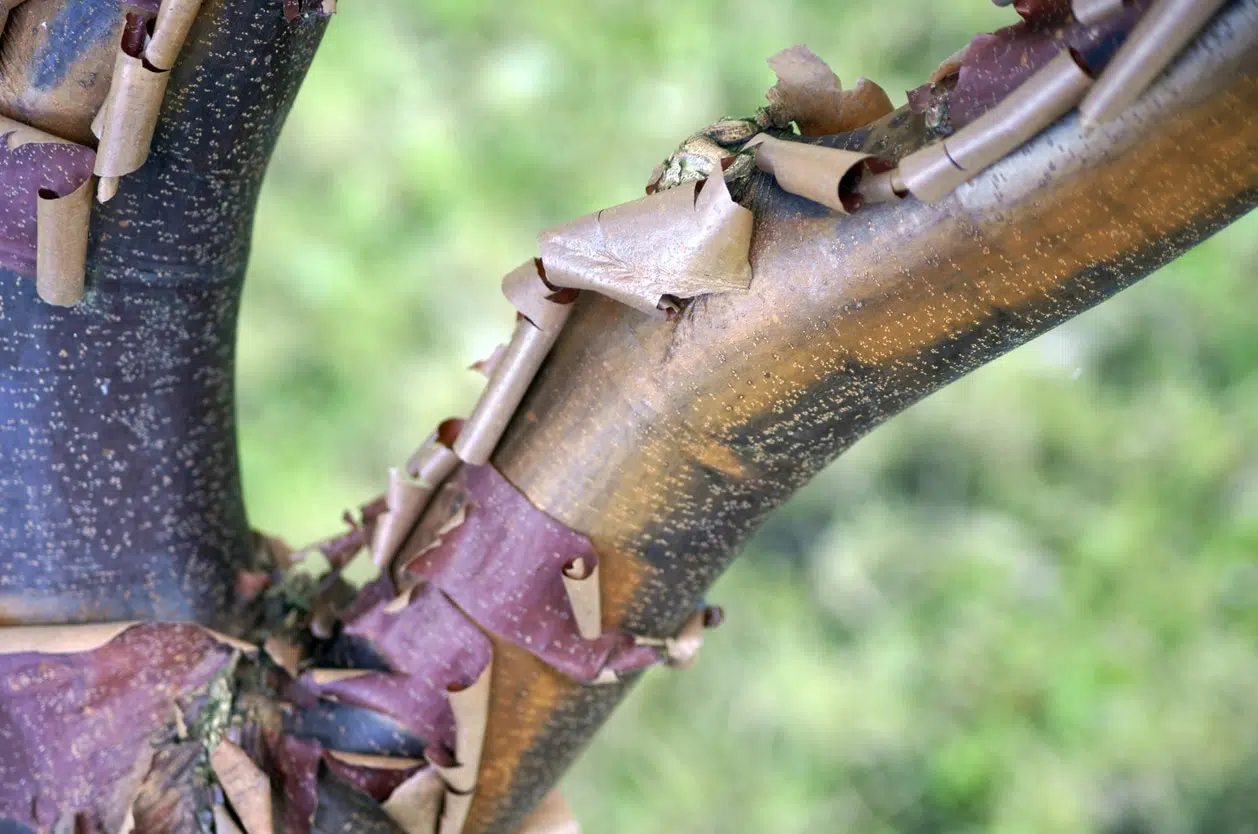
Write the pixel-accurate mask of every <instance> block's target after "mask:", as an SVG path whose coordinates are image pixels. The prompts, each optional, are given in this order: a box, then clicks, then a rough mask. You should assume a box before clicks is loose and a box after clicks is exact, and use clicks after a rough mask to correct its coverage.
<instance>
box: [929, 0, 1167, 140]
mask: <svg viewBox="0 0 1258 834" xmlns="http://www.w3.org/2000/svg"><path fill="white" fill-rule="evenodd" d="M1036 5H1037V8H1036V9H1035V10H1034V12H1035V13H1037V14H1039V15H1042V17H1032V18H1031V20H1032V22H1027V21H1023V22H1021V23H1016V24H1014V25H1013V26H1007V27H1005V28H1004V29H999V30H997V31H995V32H992V33H991V34H982V35H975V36H974V38H973V40H971V41H970V46H969V49H967V50H966V53H965V57H964V58H963V59H962V61H961V71H960V74H959V76H958V77H957V83H956V86H955V87H954V88H953V89H952V91H951V92H950V93H947V97H948V115H949V121H950V123H951V125H952V128H953V129H954V130H956V129H959V128H961V127H964V126H965V125H967V124H969V123H970V122H972V121H974V120H975V119H977V118H978V117H979V116H981V115H983V114H984V113H986V112H987V111H988V110H990V109H991V108H992V107H994V106H996V105H997V104H999V103H1000V101H1001V100H1002V99H1004V97H1005V96H1007V95H1009V93H1011V92H1012V91H1013V90H1014V89H1016V88H1017V87H1018V85H1020V84H1021V83H1022V82H1023V81H1026V79H1027V78H1029V77H1030V76H1031V74H1032V73H1034V72H1035V71H1036V70H1038V69H1040V68H1041V67H1043V66H1044V65H1045V64H1047V63H1048V62H1049V61H1051V60H1053V58H1055V57H1056V56H1057V54H1058V53H1059V52H1061V51H1062V50H1063V49H1074V50H1075V51H1076V52H1078V53H1079V54H1080V55H1081V56H1082V57H1083V59H1084V62H1085V64H1086V65H1087V66H1088V67H1089V68H1090V69H1091V70H1092V71H1093V72H1094V73H1099V72H1100V69H1101V67H1103V66H1104V64H1105V63H1106V62H1107V61H1108V60H1109V58H1110V55H1112V53H1113V51H1114V50H1115V49H1117V47H1118V45H1119V44H1121V43H1122V40H1123V38H1125V37H1126V35H1127V33H1128V32H1130V31H1131V29H1132V27H1133V26H1135V24H1136V21H1137V20H1139V19H1140V15H1141V14H1143V13H1144V10H1145V8H1147V7H1148V5H1149V3H1148V0H1136V2H1132V3H1129V4H1127V6H1126V8H1124V10H1123V12H1122V14H1120V15H1118V16H1116V17H1114V18H1112V19H1110V20H1108V21H1106V22H1105V23H1103V24H1101V25H1099V26H1084V25H1083V24H1081V23H1079V22H1077V21H1075V20H1074V19H1067V20H1061V19H1059V18H1058V17H1056V16H1055V15H1054V14H1052V13H1051V12H1052V11H1053V8H1054V6H1053V4H1036ZM1028 17H1030V14H1028ZM914 92H915V93H917V94H918V99H919V104H917V105H916V106H915V108H914V109H919V108H921V107H922V105H921V104H920V97H921V96H920V91H914Z"/></svg>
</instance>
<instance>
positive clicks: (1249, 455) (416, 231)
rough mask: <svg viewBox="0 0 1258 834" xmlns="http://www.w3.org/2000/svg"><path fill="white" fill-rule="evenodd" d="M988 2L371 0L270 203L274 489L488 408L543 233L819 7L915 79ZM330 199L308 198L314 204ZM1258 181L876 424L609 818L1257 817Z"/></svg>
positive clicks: (889, 66)
mask: <svg viewBox="0 0 1258 834" xmlns="http://www.w3.org/2000/svg"><path fill="white" fill-rule="evenodd" d="M1012 18H1013V13H1012V12H1011V11H1008V10H1001V9H997V8H995V7H992V6H991V5H990V4H989V3H987V2H985V1H984V0H967V2H956V3H949V4H943V3H933V2H929V0H878V1H877V2H874V0H859V2H857V0H853V1H852V2H849V3H845V4H841V3H834V2H822V0H777V2H772V3H768V2H763V0H727V1H724V2H718V0H686V2H661V0H643V1H642V2H629V0H514V2H507V1H506V0H495V2H478V1H477V0H424V2H419V0H374V2H370V3H368V2H357V1H356V0H346V2H344V3H343V4H342V10H341V12H340V13H339V14H338V15H337V17H336V19H335V20H333V22H332V25H331V28H330V30H329V32H328V35H327V39H326V41H325V44H324V47H323V49H322V52H321V54H320V55H319V57H318V59H317V61H316V63H315V67H314V69H313V70H312V72H311V74H310V77H309V80H308V81H307V82H306V86H305V88H304V89H303V91H302V93H301V95H300V97H299V99H298V102H297V105H296V108H295V110H294V112H293V115H292V117H291V119H290V121H289V124H288V127H287V129H286V131H285V134H284V137H283V140H282V142H281V147H280V149H279V151H278V152H277V154H276V158H275V163H274V165H273V167H272V169H271V172H270V174H269V179H268V182H267V185H266V188H265V192H264V196H263V199H262V203H261V206H260V211H259V217H258V225H257V231H256V234H255V251H254V259H253V265H252V272H251V276H250V280H249V283H248V288H247V291H246V298H245V306H244V312H243V324H242V335H241V340H240V360H239V363H240V368H239V372H240V377H239V379H240V382H239V386H240V402H241V434H242V437H241V440H242V445H243V456H244V462H245V483H246V489H247V494H248V500H249V504H250V508H251V512H252V515H253V519H254V523H255V524H256V525H258V526H261V527H264V528H266V529H270V530H275V531H280V532H282V533H284V534H285V535H286V536H287V537H289V538H290V539H291V540H294V541H304V540H308V539H311V538H314V537H316V536H321V535H325V534H327V533H330V532H332V531H334V530H336V529H337V528H338V526H339V525H338V524H337V522H336V519H337V517H338V516H339V514H340V511H341V510H342V509H343V508H345V507H348V506H353V505H355V504H357V503H358V502H360V501H361V500H362V499H364V498H365V497H367V496H369V495H371V494H374V493H376V492H378V491H379V490H380V489H381V488H382V486H383V483H384V472H385V468H386V467H387V466H388V465H389V464H391V463H393V462H395V461H398V460H401V459H403V456H404V455H405V454H407V453H408V452H409V451H410V450H411V448H412V447H413V446H414V445H415V444H416V443H417V442H419V441H420V440H422V438H423V437H424V436H425V435H426V434H427V433H428V431H429V430H430V428H431V427H432V426H433V425H435V423H436V422H437V421H438V420H440V419H442V418H444V417H446V416H449V415H452V414H460V413H464V412H466V411H467V409H468V407H469V406H470V404H471V403H472V401H473V399H474V397H475V396H476V393H477V391H478V389H479V387H480V381H479V379H478V378H477V377H476V376H475V375H474V374H472V373H470V372H468V371H466V370H465V368H466V366H467V365H468V363H469V362H470V361H471V360H472V359H476V358H479V357H481V356H483V355H486V354H487V353H488V351H489V350H490V349H491V348H492V347H493V346H494V345H495V344H497V343H498V342H499V341H502V340H504V339H505V338H506V336H507V335H508V333H509V327H510V321H511V314H510V311H509V308H508V306H507V305H506V302H505V301H503V300H502V299H501V298H500V297H499V295H498V289H497V288H498V282H499V280H500V278H501V275H502V274H503V273H504V272H505V271H506V270H507V269H509V268H510V267H512V266H514V265H515V264H517V263H518V262H519V261H521V260H522V259H524V258H525V257H527V256H530V255H531V254H533V248H534V242H533V240H534V235H535V234H536V232H537V230H539V229H541V228H544V227H547V226H551V225H554V224H556V223H558V222H561V221H564V220H567V219H570V218H572V217H576V216H578V215H581V214H584V213H586V212H588V211H591V210H594V209H596V208H600V207H603V206H606V205H611V204H614V203H617V202H621V201H623V200H626V199H630V198H633V197H635V196H637V195H638V194H640V193H641V186H642V183H643V182H644V180H645V177H646V175H647V173H648V172H649V171H650V169H651V167H652V166H653V165H654V164H655V163H656V162H657V161H659V160H660V159H661V158H663V157H664V156H665V155H666V154H667V153H668V152H669V151H670V150H671V149H672V148H673V147H674V146H675V144H676V143H677V142H678V141H679V140H680V139H682V138H684V137H685V136H686V135H687V134H688V133H689V132H691V131H692V130H693V129H695V128H697V127H699V126H702V125H704V124H707V123H708V122H710V121H712V120H714V119H715V118H717V117H719V116H722V115H744V114H750V113H752V112H754V110H755V109H756V107H757V106H758V105H759V104H760V103H761V102H762V100H763V95H764V90H765V89H766V88H767V87H768V86H769V85H770V84H771V83H772V76H771V74H770V72H769V71H768V69H767V67H766V66H765V64H764V59H765V58H766V57H767V56H768V55H770V54H772V53H773V52H775V51H777V50H778V49H780V48H782V47H784V46H789V45H791V44H794V43H807V44H809V45H810V46H811V47H812V48H813V49H814V50H815V51H816V52H818V53H819V54H821V55H822V56H823V57H825V58H826V59H827V60H829V61H830V63H831V65H832V66H833V67H834V68H835V70H836V71H837V72H838V73H839V75H840V77H841V78H843V79H844V80H846V81H848V82H854V81H855V79H856V78H857V77H858V76H859V75H866V76H869V77H871V78H873V79H874V80H876V81H878V82H879V83H881V84H882V85H883V86H884V87H885V88H886V89H887V90H888V91H889V92H890V93H891V94H892V97H893V100H895V101H896V103H897V104H898V103H901V102H903V100H904V97H903V92H902V91H903V90H904V89H906V88H909V87H912V86H916V84H918V83H919V82H920V81H921V80H922V79H924V78H925V76H926V75H927V74H928V73H929V72H930V71H931V69H933V67H934V65H935V64H936V63H938V62H939V61H940V60H942V59H943V58H944V57H945V56H947V55H949V54H950V53H952V52H953V51H954V50H956V49H957V48H958V47H960V46H962V45H963V44H965V43H966V41H967V40H968V37H969V36H970V35H971V34H972V33H973V32H975V31H979V30H982V29H990V28H994V27H996V26H999V25H1003V23H1005V22H1009V21H1011V20H1012ZM312 230H313V231H314V232H316V233H315V234H312ZM1256 269H1258V216H1254V217H1250V218H1248V219H1247V220H1244V221H1242V222H1240V223H1238V224H1236V225H1235V226H1234V227H1233V228H1231V229H1230V230H1228V231H1227V232H1226V233H1224V234H1222V235H1219V236H1218V237H1217V238H1216V239H1214V240H1212V241H1210V242H1209V243H1208V244H1206V245H1203V246H1201V247H1199V248H1198V249H1196V250H1195V251H1193V252H1192V253H1191V254H1190V255H1189V256H1187V257H1185V258H1184V259H1182V260H1181V261H1179V262H1177V263H1175V264H1173V265H1172V266H1170V267H1168V268H1167V269H1165V270H1163V271H1162V272H1161V273H1159V274H1158V275H1156V276H1154V277H1152V278H1150V279H1148V280H1147V281H1145V282H1144V283H1143V284H1141V285H1139V286H1138V287H1136V288H1134V289H1132V290H1129V291H1127V292H1126V293H1124V294H1123V295H1122V296H1121V297H1120V298H1118V299H1116V300H1114V301H1112V302H1110V303H1108V304H1106V305H1104V306H1103V307H1102V308H1100V309H1097V310H1095V311H1093V312H1091V313H1088V314H1087V315H1084V316H1082V317H1080V318H1079V319H1078V320H1077V321H1075V322H1073V323H1071V324H1069V325H1068V326H1066V327H1064V328H1061V329H1060V330H1058V331H1056V332H1054V333H1051V334H1049V335H1047V336H1045V337H1043V338H1041V339H1039V340H1037V341H1036V342H1034V343H1033V344H1031V345H1029V346H1028V347H1026V348H1024V349H1022V350H1020V351H1018V352H1016V353H1015V354H1013V355H1011V356H1009V357H1007V358H1005V359H1003V360H1001V361H998V362H996V363H994V364H992V365H990V366H988V367H986V368H985V369H983V370H981V371H980V372H978V373H975V374H973V375H972V376H970V377H968V378H967V379H965V380H963V381H961V382H960V383H958V384H956V385H954V386H952V387H950V388H948V389H946V390H945V391H943V392H942V393H940V394H938V395H936V396H934V397H931V398H930V399H929V400H927V401H926V402H924V403H922V404H921V405H919V406H917V407H915V408H913V409H912V410H911V411H909V412H908V413H906V414H904V415H902V416H901V417H899V418H897V419H895V420H893V421H892V422H891V423H890V424H888V425H887V426H885V427H883V428H881V429H879V430H878V431H877V432H875V433H874V434H873V435H872V436H870V437H869V438H867V439H866V440H864V441H862V442H861V443H860V444H859V445H858V446H857V447H856V448H855V449H854V450H853V451H852V452H851V453H849V454H848V455H846V456H844V457H843V458H842V459H841V460H840V461H839V462H838V463H837V464H836V465H834V466H833V467H832V468H831V469H830V470H829V471H827V472H826V473H824V474H823V475H822V476H821V477H820V478H818V479H817V480H816V481H815V482H814V483H813V484H812V485H810V486H809V487H808V488H807V489H805V490H803V491H802V492H801V493H800V494H799V495H798V496H797V497H796V498H795V499H794V500H793V501H792V502H791V503H790V504H789V505H788V506H787V507H786V508H785V509H783V510H782V511H781V512H780V513H779V514H778V515H777V516H776V517H775V518H774V519H773V520H772V521H771V522H770V523H769V524H768V525H767V526H766V527H765V528H764V529H763V530H762V531H761V532H760V534H759V535H757V537H756V538H755V540H754V541H753V542H752V543H751V545H750V546H749V547H748V549H747V553H746V555H745V556H744V557H743V558H742V559H741V560H740V561H739V562H738V563H737V564H736V565H735V566H734V567H733V568H732V569H731V570H730V571H729V573H728V574H727V575H726V576H725V577H724V578H723V579H722V580H721V581H720V582H719V584H718V585H717V587H716V588H715V590H714V592H713V593H712V595H711V597H712V599H713V600H714V601H717V602H720V603H723V604H724V605H725V606H726V609H727V612H728V614H729V619H728V623H727V625H726V626H725V627H723V628H722V629H721V630H720V631H717V632H715V633H713V634H712V635H710V638H709V641H708V645H707V646H706V647H705V650H704V656H703V658H702V661H701V662H700V664H699V666H698V667H697V669H695V670H694V671H692V672H690V673H687V674H680V675H675V674H670V673H665V672H658V673H656V674H653V675H650V676H649V679H648V680H647V681H646V682H645V683H644V684H643V685H642V686H641V687H640V688H639V690H638V691H637V693H636V694H635V696H634V697H633V698H632V699H631V700H630V701H629V702H628V703H627V704H626V705H625V706H624V707H623V708H622V709H621V710H620V711H619V712H618V713H617V715H616V716H615V717H614V718H613V720H612V721H611V723H610V725H609V726H608V727H607V728H606V729H605V731H604V732H603V733H601V734H600V735H599V736H598V738H597V740H596V741H595V742H594V743H593V745H592V747H591V749H590V750H589V752H588V754H587V755H586V756H585V757H584V758H583V759H582V760H581V761H580V762H579V764H578V765H577V766H576V767H575V768H574V770H573V771H572V773H571V775H570V776H569V778H568V779H567V782H566V785H567V791H568V794H569V796H570V798H571V800H572V802H573V804H574V805H575V807H576V809H577V811H578V814H579V816H580V817H581V818H582V821H583V823H584V826H585V831H586V832H587V834H630V832H635V833H636V832H654V831H666V832H670V834H676V833H677V832H687V834H702V833H706V832H713V833H715V832H748V834H750V833H751V832H757V834H760V833H762V832H774V834H777V833H778V832H781V833H782V834H790V833H791V832H801V833H802V832H835V833H836V834H838V833H839V832H868V834H883V832H887V833H888V834H889V832H902V833H903V834H940V833H941V832H991V833H992V834H996V832H1000V834H1020V833H1021V832H1028V834H1029V833H1030V832H1071V833H1072V834H1074V833H1075V832H1083V833H1086V832H1098V834H1100V833H1101V832H1104V834H1142V832H1185V834H1189V833H1190V832H1191V833H1192V834H1215V833H1216V832H1217V833H1218V834H1225V833H1226V834H1234V833H1236V832H1246V831H1258V722H1255V721H1254V712H1255V702H1256V701H1258V656H1256V655H1255V651H1254V647H1255V638H1256V637H1258V606H1256V605H1255V603H1256V602H1258V566H1256V565H1255V564H1254V556H1255V554H1256V553H1258V326H1256V322H1258V280H1255V275H1254V273H1255V270H1256Z"/></svg>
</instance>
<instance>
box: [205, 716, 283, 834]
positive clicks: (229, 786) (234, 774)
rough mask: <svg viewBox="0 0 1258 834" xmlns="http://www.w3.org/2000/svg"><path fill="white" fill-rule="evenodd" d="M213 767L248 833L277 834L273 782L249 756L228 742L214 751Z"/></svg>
mask: <svg viewBox="0 0 1258 834" xmlns="http://www.w3.org/2000/svg"><path fill="white" fill-rule="evenodd" d="M210 768H211V770H213V772H214V778H215V779H217V780H218V784H219V786H220V787H222V789H223V793H224V794H226V795H227V801H228V802H230V803H231V806H232V810H233V811H235V812H236V816H238V817H239V818H240V821H241V823H242V824H243V825H244V827H245V832H246V834H274V831H275V822H274V820H273V818H272V816H271V780H270V778H269V777H268V776H267V775H266V773H264V772H263V771H262V768H260V767H259V766H258V765H257V764H256V763H255V762H254V761H253V760H252V759H250V758H249V754H248V753H246V752H245V751H244V750H242V749H241V748H240V747H239V746H238V745H236V744H234V743H232V742H230V741H227V740H226V739H224V740H222V741H220V742H219V743H218V744H217V745H215V747H214V749H213V750H211V751H210Z"/></svg>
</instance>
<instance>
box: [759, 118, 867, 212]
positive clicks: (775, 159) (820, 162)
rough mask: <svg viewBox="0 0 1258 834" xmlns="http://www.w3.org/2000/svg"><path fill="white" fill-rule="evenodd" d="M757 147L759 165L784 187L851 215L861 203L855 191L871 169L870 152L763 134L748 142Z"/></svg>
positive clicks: (836, 210) (793, 192)
mask: <svg viewBox="0 0 1258 834" xmlns="http://www.w3.org/2000/svg"><path fill="white" fill-rule="evenodd" d="M747 144H748V146H749V147H754V148H755V149H756V167H757V168H759V169H760V170H761V171H767V172H768V173H770V174H773V178H774V179H775V180H777V184H778V185H779V186H781V187H782V190H784V191H789V192H791V193H792V194H798V195H799V196H801V197H803V198H805V199H808V200H812V201H813V202H814V203H820V204H821V205H823V206H825V207H826V208H828V209H830V210H831V211H835V212H838V213H839V214H848V213H849V212H852V211H855V210H856V209H857V208H858V207H859V206H860V203H861V200H860V198H859V197H858V196H857V193H856V190H857V186H858V185H859V183H860V180H861V177H862V176H863V175H864V174H865V173H867V172H868V171H869V169H868V167H867V166H866V165H865V162H866V161H867V160H869V159H871V158H872V157H871V155H870V154H867V153H858V152H855V151H844V150H839V149H837V148H827V147H824V146H822V145H810V144H807V143H804V142H785V141H783V140H781V139H775V138H774V137H772V136H769V135H768V134H767V133H762V134H760V135H759V136H757V137H756V138H755V139H752V140H751V141H750V142H748V143H747Z"/></svg>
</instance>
